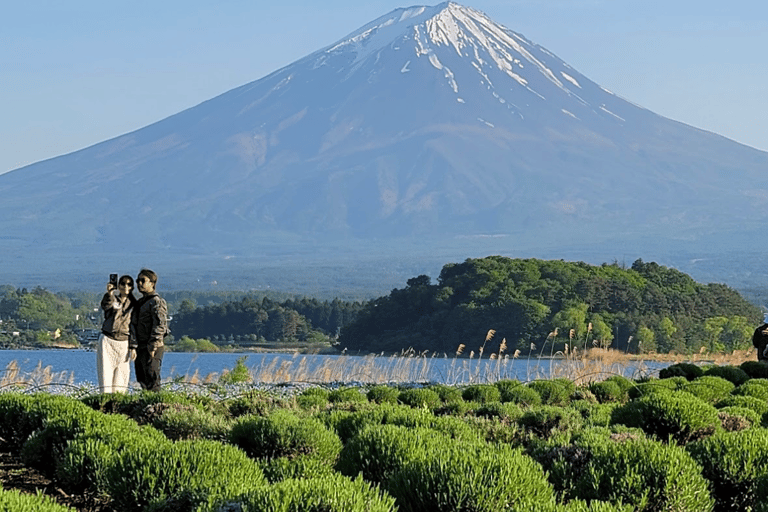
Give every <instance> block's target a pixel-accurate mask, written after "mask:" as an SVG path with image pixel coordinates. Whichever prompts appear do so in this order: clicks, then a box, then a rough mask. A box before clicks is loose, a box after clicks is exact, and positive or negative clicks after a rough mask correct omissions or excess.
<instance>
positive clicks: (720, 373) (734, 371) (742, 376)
mask: <svg viewBox="0 0 768 512" xmlns="http://www.w3.org/2000/svg"><path fill="white" fill-rule="evenodd" d="M704 374H705V375H712V376H715V377H722V378H724V379H725V380H729V381H731V382H732V383H733V384H734V385H736V386H740V385H742V384H744V383H745V382H747V381H748V380H749V375H747V372H745V371H744V370H742V369H741V368H739V367H738V366H712V367H711V368H708V369H707V370H706V371H705V372H704Z"/></svg>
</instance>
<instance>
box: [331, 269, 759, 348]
mask: <svg viewBox="0 0 768 512" xmlns="http://www.w3.org/2000/svg"><path fill="white" fill-rule="evenodd" d="M762 318H763V316H762V313H761V311H760V309H759V308H758V307H757V306H755V305H753V304H751V303H749V302H747V301H746V300H745V299H744V298H743V297H741V295H739V293H738V292H736V291H735V290H733V289H731V288H729V287H728V286H726V285H723V284H700V283H697V282H695V281H694V280H693V279H692V278H691V277H689V276H688V275H687V274H684V273H682V272H680V271H677V270H675V269H671V268H666V267H664V266H661V265H658V264H656V263H645V262H643V261H642V260H637V261H635V262H634V263H633V264H632V267H631V268H624V267H621V266H619V265H617V264H603V265H601V266H593V265H588V264H586V263H582V262H577V263H573V262H565V261H562V260H556V261H542V260H537V259H511V258H505V257H501V256H490V257H487V258H480V259H468V260H466V261H465V262H463V263H457V264H448V265H445V266H444V267H443V269H442V271H441V272H440V276H439V277H438V279H437V284H432V283H431V279H430V278H429V277H428V276H425V275H421V276H418V277H414V278H412V279H409V280H408V282H407V285H406V287H405V288H403V289H394V290H392V292H391V293H390V294H389V295H388V296H385V297H381V298H379V299H376V300H373V301H370V302H368V303H367V304H366V305H365V307H364V308H363V309H362V311H361V312H360V313H359V315H358V316H357V319H356V320H355V321H354V322H352V323H351V324H349V325H348V326H346V327H344V328H343V329H342V331H341V336H340V339H339V346H340V347H341V348H346V349H347V350H348V351H349V352H350V353H357V352H363V353H369V352H380V351H400V350H405V349H408V348H413V349H414V350H416V351H419V352H421V351H430V352H432V353H439V354H441V355H442V354H443V353H446V354H454V353H455V352H456V351H457V349H458V347H459V345H462V344H463V345H466V352H469V351H475V352H476V353H477V351H478V349H479V348H480V347H483V349H484V351H485V353H486V355H488V354H491V353H499V347H500V346H501V343H502V342H503V341H505V342H506V352H505V353H508V354H512V353H514V351H515V349H519V350H520V351H521V353H522V354H523V355H527V354H529V352H530V351H532V350H535V351H536V353H539V351H541V350H543V349H544V345H543V344H546V347H547V348H546V351H545V352H546V353H550V351H551V350H562V349H563V348H564V347H565V344H566V343H567V344H569V346H570V347H572V348H573V347H576V348H581V349H583V348H584V347H585V346H589V347H591V346H595V345H601V346H611V347H614V348H618V349H620V350H624V351H629V352H653V351H656V352H670V351H675V352H678V353H691V352H699V351H701V350H702V347H703V348H704V349H706V350H708V351H711V352H715V351H716V352H720V351H731V350H734V349H737V348H749V347H751V334H752V332H753V330H754V329H755V327H756V326H757V325H759V324H760V323H761V321H762ZM490 329H493V330H495V331H496V332H495V336H494V337H493V339H492V340H490V341H489V342H487V343H486V342H485V339H486V334H487V333H488V331H489V330H490ZM533 346H535V347H536V348H533Z"/></svg>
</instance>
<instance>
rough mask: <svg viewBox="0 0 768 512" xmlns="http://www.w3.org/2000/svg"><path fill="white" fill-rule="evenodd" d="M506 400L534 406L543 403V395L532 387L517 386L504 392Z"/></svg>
mask: <svg viewBox="0 0 768 512" xmlns="http://www.w3.org/2000/svg"><path fill="white" fill-rule="evenodd" d="M504 402H512V403H514V404H519V405H522V406H528V407H534V406H537V405H541V395H540V394H539V392H538V391H536V390H535V389H533V388H531V387H528V386H516V387H513V388H510V389H508V390H507V391H506V393H505V394H504Z"/></svg>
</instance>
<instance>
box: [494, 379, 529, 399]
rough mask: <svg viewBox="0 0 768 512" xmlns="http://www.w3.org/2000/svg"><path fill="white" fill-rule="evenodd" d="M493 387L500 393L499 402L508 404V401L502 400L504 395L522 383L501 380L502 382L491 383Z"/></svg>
mask: <svg viewBox="0 0 768 512" xmlns="http://www.w3.org/2000/svg"><path fill="white" fill-rule="evenodd" d="M493 385H494V386H496V387H497V388H498V389H499V391H500V392H501V401H502V402H509V400H504V394H505V393H507V392H508V391H509V390H510V389H512V388H516V387H518V386H522V385H523V383H522V382H520V381H519V380H513V379H502V380H497V381H496V382H494V383H493Z"/></svg>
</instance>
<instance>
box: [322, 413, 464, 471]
mask: <svg viewBox="0 0 768 512" xmlns="http://www.w3.org/2000/svg"><path fill="white" fill-rule="evenodd" d="M448 440H449V439H448V438H447V437H446V436H442V435H440V434H436V433H435V431H434V430H432V429H428V428H424V427H416V428H406V427H403V426H400V425H371V426H368V427H366V428H364V429H363V430H362V431H360V432H359V433H358V434H357V435H356V436H355V437H353V438H352V439H350V440H349V441H347V443H346V444H345V445H344V448H343V449H342V450H341V454H340V455H339V461H338V463H337V464H336V469H337V470H338V471H339V472H340V473H341V474H343V475H347V476H356V475H357V474H358V473H360V474H362V475H363V478H365V479H366V480H368V481H369V482H382V481H384V480H385V479H386V478H387V477H388V476H389V475H390V474H391V473H392V472H393V471H396V470H398V469H400V468H402V467H403V466H405V465H406V464H408V463H410V462H411V461H413V460H416V459H418V458H422V457H425V456H426V454H427V452H429V451H431V450H434V449H436V448H437V446H439V445H440V444H442V443H445V442H448Z"/></svg>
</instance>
